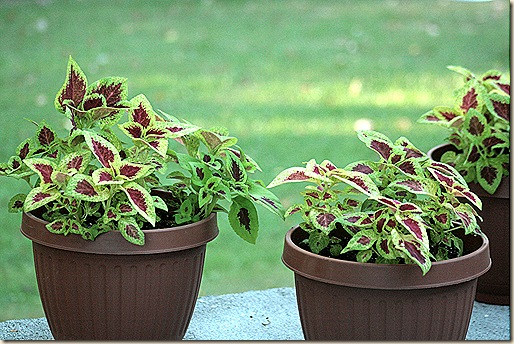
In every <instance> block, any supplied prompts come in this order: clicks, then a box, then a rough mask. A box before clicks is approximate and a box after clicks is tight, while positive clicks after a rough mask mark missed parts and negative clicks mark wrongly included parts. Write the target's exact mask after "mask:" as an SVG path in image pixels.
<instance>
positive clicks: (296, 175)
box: [268, 167, 310, 188]
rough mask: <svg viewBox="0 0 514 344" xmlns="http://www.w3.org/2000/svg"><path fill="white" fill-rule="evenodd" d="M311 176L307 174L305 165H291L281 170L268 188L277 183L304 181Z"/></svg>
mask: <svg viewBox="0 0 514 344" xmlns="http://www.w3.org/2000/svg"><path fill="white" fill-rule="evenodd" d="M309 179H310V177H309V176H307V175H306V174H305V168H303V167H290V168H288V169H286V170H284V171H282V172H280V173H279V174H278V175H277V176H276V177H275V178H274V179H273V180H272V181H271V183H270V184H269V185H268V188H272V187H274V186H277V185H281V184H285V183H291V182H303V181H307V180H309Z"/></svg>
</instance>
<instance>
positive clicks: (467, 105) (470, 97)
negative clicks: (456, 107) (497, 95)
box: [460, 87, 478, 112]
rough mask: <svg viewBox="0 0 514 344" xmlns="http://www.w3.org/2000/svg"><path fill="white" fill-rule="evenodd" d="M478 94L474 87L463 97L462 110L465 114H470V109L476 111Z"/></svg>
mask: <svg viewBox="0 0 514 344" xmlns="http://www.w3.org/2000/svg"><path fill="white" fill-rule="evenodd" d="M477 96H478V94H477V92H476V90H475V88H474V87H471V88H470V89H469V90H468V91H467V92H466V93H465V94H464V96H463V97H462V101H461V104H460V108H461V109H462V111H464V112H468V110H469V109H476V108H477V106H478V100H477Z"/></svg>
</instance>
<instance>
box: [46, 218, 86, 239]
mask: <svg viewBox="0 0 514 344" xmlns="http://www.w3.org/2000/svg"><path fill="white" fill-rule="evenodd" d="M46 229H47V230H48V231H49V232H50V233H54V234H62V235H67V234H69V233H71V234H82V233H83V231H84V229H83V227H82V225H81V224H80V222H79V221H77V220H75V219H71V218H65V219H57V220H54V221H52V222H50V223H48V224H47V225H46ZM83 237H84V239H89V240H93V239H94V238H93V237H90V236H83Z"/></svg>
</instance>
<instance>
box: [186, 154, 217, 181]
mask: <svg viewBox="0 0 514 344" xmlns="http://www.w3.org/2000/svg"><path fill="white" fill-rule="evenodd" d="M187 165H188V170H189V171H191V183H193V184H195V185H198V186H204V185H205V184H206V183H207V180H209V178H211V177H212V171H211V170H210V168H209V167H208V166H207V165H205V164H204V163H201V162H197V161H196V160H193V162H190V163H188V164H187Z"/></svg>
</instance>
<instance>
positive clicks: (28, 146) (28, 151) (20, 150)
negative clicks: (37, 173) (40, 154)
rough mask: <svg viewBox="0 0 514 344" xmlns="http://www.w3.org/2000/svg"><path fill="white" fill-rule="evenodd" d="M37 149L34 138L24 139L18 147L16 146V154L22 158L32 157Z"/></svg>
mask: <svg viewBox="0 0 514 344" xmlns="http://www.w3.org/2000/svg"><path fill="white" fill-rule="evenodd" d="M36 151H37V149H36V148H35V147H34V143H33V139H32V138H28V139H26V140H24V141H22V142H21V143H20V144H19V145H18V147H17V148H16V155H17V156H19V157H20V159H21V160H23V159H26V158H30V157H31V156H32V155H34V153H35V152H36Z"/></svg>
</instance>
